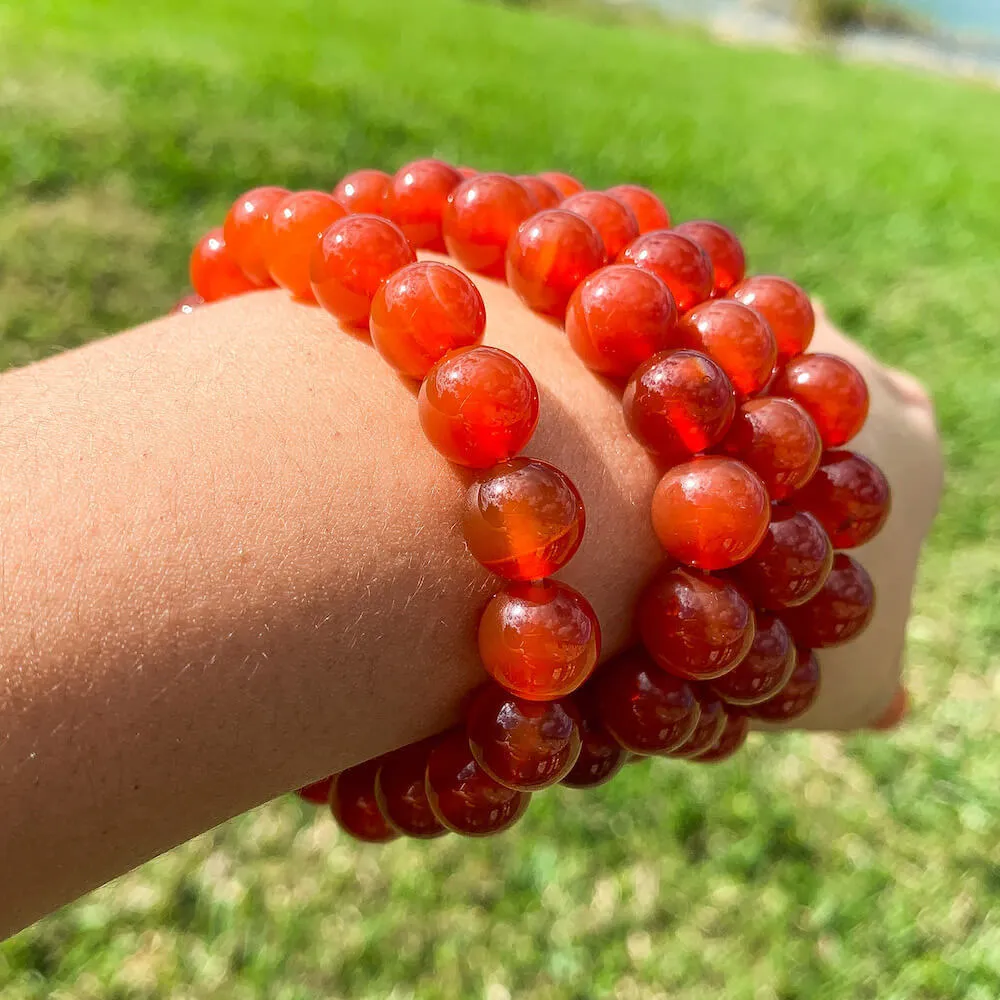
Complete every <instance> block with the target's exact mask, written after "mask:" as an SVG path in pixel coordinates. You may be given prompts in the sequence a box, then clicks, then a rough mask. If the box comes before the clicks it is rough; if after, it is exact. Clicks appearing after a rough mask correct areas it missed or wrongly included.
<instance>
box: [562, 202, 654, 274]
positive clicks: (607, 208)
mask: <svg viewBox="0 0 1000 1000" xmlns="http://www.w3.org/2000/svg"><path fill="white" fill-rule="evenodd" d="M559 207H560V208H563V209H565V210H566V211H567V212H576V214H577V215H580V216H582V217H583V218H584V219H586V220H587V221H588V222H589V223H590V224H591V225H592V226H593V227H594V228H595V229H596V230H597V232H598V234H599V235H600V237H601V240H602V241H603V243H604V251H605V253H606V254H607V257H608V260H614V259H615V258H616V257H617V256H618V254H620V253H621V252H622V250H624V249H625V247H627V246H628V245H629V243H631V242H632V240H634V239H635V238H636V237H637V236H638V235H639V223H638V222H637V221H636V218H635V216H634V215H633V214H632V209H630V208H629V207H628V206H627V205H625V204H623V203H622V202H621V201H619V200H618V199H617V198H614V197H612V196H611V195H609V194H604V193H603V192H602V191H580V192H579V193H578V194H574V195H571V196H570V197H569V198H567V199H566V200H565V201H564V202H563V203H562V204H561V205H560V206H559Z"/></svg>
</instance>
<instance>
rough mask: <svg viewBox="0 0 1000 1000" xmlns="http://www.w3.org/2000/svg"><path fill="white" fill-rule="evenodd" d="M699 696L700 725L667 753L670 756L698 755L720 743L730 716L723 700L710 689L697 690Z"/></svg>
mask: <svg viewBox="0 0 1000 1000" xmlns="http://www.w3.org/2000/svg"><path fill="white" fill-rule="evenodd" d="M696 697H697V698H698V707H699V710H700V711H699V715H698V725H697V726H695V727H694V732H693V733H692V734H691V735H690V736H689V737H688V738H687V739H686V740H685V741H684V742H683V743H682V744H681V745H680V746H679V747H678V748H677V749H676V750H670V751H668V753H667V756H668V757H697V756H698V754H701V753H705V752H706V751H707V750H711V749H712V747H714V746H715V744H716V743H718V741H719V739H720V737H721V736H722V733H723V730H725V728H726V721H727V719H728V718H729V716H728V714H727V713H726V707H725V705H723V704H722V700H721V699H720V698H717V697H716V696H715V695H714V694H712V693H711V692H710V691H698V692H696Z"/></svg>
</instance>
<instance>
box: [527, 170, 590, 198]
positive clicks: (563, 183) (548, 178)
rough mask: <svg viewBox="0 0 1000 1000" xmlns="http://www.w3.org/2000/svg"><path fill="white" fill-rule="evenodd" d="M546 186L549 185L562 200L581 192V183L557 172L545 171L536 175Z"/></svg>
mask: <svg viewBox="0 0 1000 1000" xmlns="http://www.w3.org/2000/svg"><path fill="white" fill-rule="evenodd" d="M538 176H539V177H541V179H542V180H543V181H545V182H546V183H547V184H551V185H552V186H553V187H554V188H555V189H556V190H557V191H558V192H559V194H561V195H562V197H563V198H569V197H571V196H572V195H574V194H577V193H579V192H580V191H582V190H583V183H582V182H581V181H578V180H577V179H576V178H575V177H572V176H571V175H570V174H561V173H560V172H559V171H558V170H546V171H544V172H543V173H540V174H539V175H538Z"/></svg>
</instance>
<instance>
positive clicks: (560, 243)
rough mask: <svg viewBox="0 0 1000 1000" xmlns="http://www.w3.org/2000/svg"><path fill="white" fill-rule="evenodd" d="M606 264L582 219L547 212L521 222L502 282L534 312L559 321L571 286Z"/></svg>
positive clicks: (557, 211)
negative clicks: (505, 281)
mask: <svg viewBox="0 0 1000 1000" xmlns="http://www.w3.org/2000/svg"><path fill="white" fill-rule="evenodd" d="M604 262H605V253H604V243H603V242H602V241H601V237H600V234H599V233H598V232H597V230H596V229H595V228H594V227H593V226H592V225H591V224H590V223H589V222H587V220H586V219H583V218H581V217H580V216H579V215H577V214H576V213H575V212H566V211H563V210H562V209H559V208H551V209H548V210H546V211H544V212H538V213H537V214H535V215H533V216H531V217H530V218H529V219H525V221H524V222H522V223H521V225H520V226H518V228H517V231H516V232H515V233H514V235H513V236H512V237H511V241H510V245H509V246H508V247H507V265H506V274H507V284H508V285H510V287H511V288H512V289H513V290H514V291H515V292H517V294H518V295H519V296H520V297H521V299H522V300H523V301H524V302H525V303H526V304H527V305H528V306H529V307H530V308H532V309H534V310H536V311H537V312H542V313H547V314H549V315H551V316H555V317H556V318H557V319H559V320H562V318H563V317H564V316H565V315H566V305H567V303H568V302H569V298H570V296H571V295H572V294H573V292H574V291H575V289H576V286H577V285H579V284H580V282H581V281H583V279H584V278H586V277H587V275H588V274H591V273H593V272H594V271H596V270H597V269H598V268H599V267H602V266H603V265H604Z"/></svg>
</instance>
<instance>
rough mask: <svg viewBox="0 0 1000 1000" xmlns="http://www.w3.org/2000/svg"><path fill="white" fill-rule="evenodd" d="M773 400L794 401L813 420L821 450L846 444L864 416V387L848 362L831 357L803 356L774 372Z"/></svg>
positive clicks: (862, 422)
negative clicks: (775, 373) (784, 398)
mask: <svg viewBox="0 0 1000 1000" xmlns="http://www.w3.org/2000/svg"><path fill="white" fill-rule="evenodd" d="M771 394H772V395H774V396H787V397H788V398H789V399H794V400H795V402H796V403H798V404H799V405H800V406H801V407H802V408H803V409H804V410H805V411H806V413H808V414H809V416H810V417H812V418H813V422H814V423H815V424H816V428H817V430H818V431H819V436H820V437H821V438H822V439H823V447H824V448H839V447H840V446H841V445H844V444H847V442H848V441H850V440H851V438H852V437H854V435H855V434H857V433H858V431H860V430H861V428H862V427H863V426H864V422H865V418H866V417H867V416H868V386H867V385H865V380H864V378H863V377H862V375H861V372H859V371H858V370H857V368H855V367H854V365H852V364H851V363H850V362H849V361H845V360H844V359H843V358H838V357H836V356H834V355H833V354H803V355H802V356H801V357H798V358H793V359H792V360H791V361H789V362H788V364H787V365H785V367H784V368H783V369H782V370H781V371H779V372H778V375H777V378H776V379H775V381H774V384H773V385H772V386H771Z"/></svg>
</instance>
